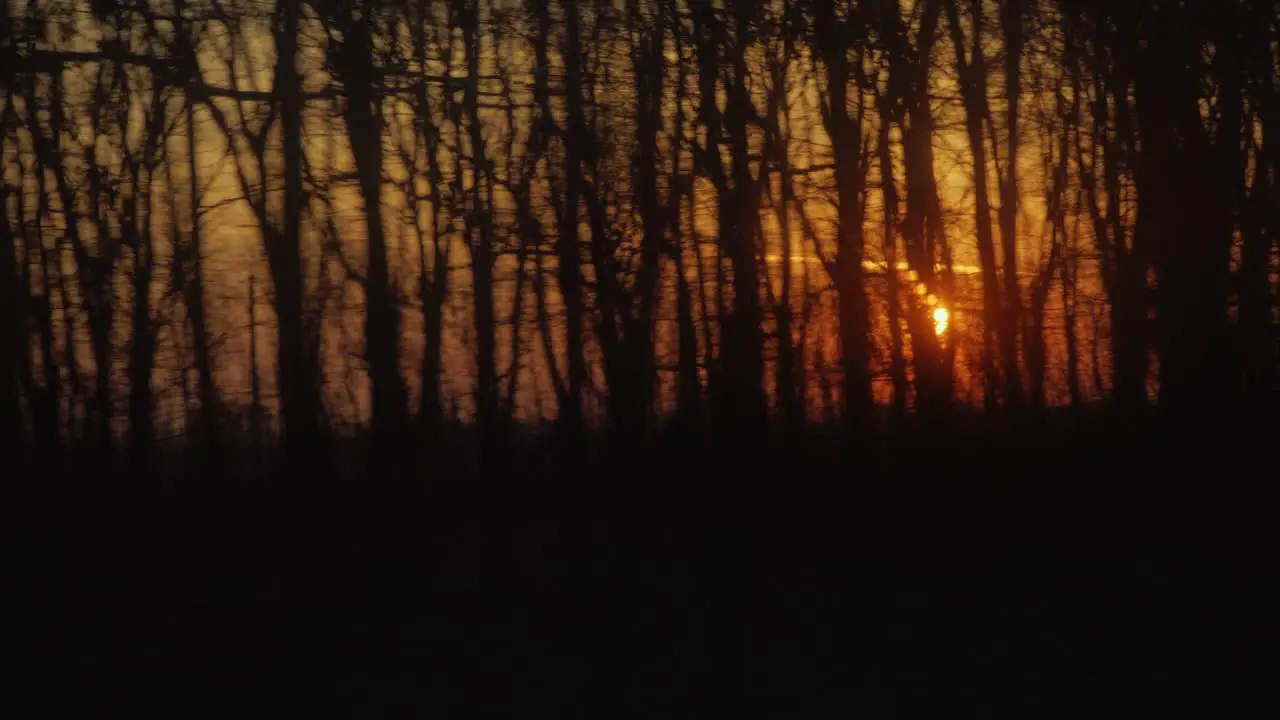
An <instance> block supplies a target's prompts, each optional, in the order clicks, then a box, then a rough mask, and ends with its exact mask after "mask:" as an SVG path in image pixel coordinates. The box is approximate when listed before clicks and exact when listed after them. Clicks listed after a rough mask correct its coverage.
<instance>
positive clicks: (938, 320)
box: [933, 306, 951, 335]
mask: <svg viewBox="0 0 1280 720" xmlns="http://www.w3.org/2000/svg"><path fill="white" fill-rule="evenodd" d="M950 324H951V313H949V312H947V309H946V308H944V307H941V306H939V307H936V308H934V309H933V331H934V332H935V333H937V334H938V335H942V334H944V333H946V332H947V326H948V325H950Z"/></svg>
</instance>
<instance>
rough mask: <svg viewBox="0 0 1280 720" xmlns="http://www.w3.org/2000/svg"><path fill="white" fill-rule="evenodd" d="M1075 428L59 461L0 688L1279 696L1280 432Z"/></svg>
mask: <svg viewBox="0 0 1280 720" xmlns="http://www.w3.org/2000/svg"><path fill="white" fill-rule="evenodd" d="M1075 426H1076V427H1079V428H1084V429H1081V430H1075V431H1068V430H1066V429H1064V428H1065V427H1066V425H1065V423H1058V422H1049V423H1048V424H1046V425H1037V426H1035V427H1034V428H1032V427H1029V426H1018V427H1014V428H1013V429H1007V428H1006V429H1000V430H996V429H991V428H989V427H986V426H985V425H984V421H983V420H981V419H978V418H958V419H955V420H953V421H951V422H950V423H948V424H947V425H946V426H945V428H946V429H945V431H943V430H941V429H939V428H940V427H941V426H939V428H934V430H932V431H927V430H925V429H923V428H920V427H916V428H907V429H903V430H901V431H899V432H897V433H895V434H894V435H893V437H892V440H883V439H881V440H877V441H875V442H870V443H866V444H864V445H862V446H861V447H856V448H855V447H854V446H853V445H852V444H851V443H849V442H847V441H845V440H844V439H843V438H842V437H841V436H840V435H838V434H836V433H835V432H823V431H821V430H813V431H811V432H809V433H808V434H806V435H804V436H803V437H798V438H794V439H792V440H790V441H787V442H783V441H781V440H777V439H775V440H773V441H772V442H759V443H741V442H737V443H735V442H729V441H722V442H718V443H717V442H708V443H700V442H693V441H690V440H688V439H687V438H681V439H678V440H677V439H673V438H671V437H666V438H655V439H652V440H651V441H647V442H646V443H644V444H643V446H642V447H632V448H629V449H627V450H626V451H625V452H624V451H621V450H619V451H616V452H607V451H599V452H597V453H595V454H594V457H592V458H590V459H588V460H581V461H577V462H575V463H568V462H566V461H564V460H562V459H556V458H553V457H552V456H551V455H550V454H549V453H548V452H546V451H544V450H541V449H539V448H532V449H525V450H521V451H519V452H513V453H512V454H510V455H504V456H503V457H502V458H499V459H492V458H491V459H489V460H488V461H487V463H486V467H485V468H483V469H481V468H477V467H469V466H467V465H466V464H463V463H457V464H454V463H446V462H442V461H440V460H439V458H440V457H441V456H440V452H442V451H439V450H437V451H436V454H435V456H434V459H433V461H431V462H425V461H421V462H418V461H415V463H417V464H415V463H411V462H408V461H406V460H404V459H403V458H404V457H408V456H410V455H411V453H403V454H402V455H401V456H400V458H399V459H397V460H395V461H388V460H387V459H386V458H385V457H372V456H368V455H364V454H363V453H362V451H360V450H359V449H358V444H348V445H346V446H344V450H343V454H344V456H345V457H347V458H348V460H347V462H346V466H345V469H344V470H343V472H342V473H341V475H342V477H341V478H338V479H335V480H334V482H332V483H331V484H329V485H328V487H320V488H319V489H316V490H314V491H306V492H304V491H303V490H302V489H300V488H303V487H305V483H304V482H300V481H299V480H298V479H296V478H295V479H293V480H292V481H291V480H290V478H287V477H284V476H283V474H282V473H272V472H266V471H257V472H254V471H252V470H251V469H250V467H249V465H248V463H247V461H242V460H243V459H237V460H236V464H235V466H234V467H232V468H227V469H226V471H225V472H226V475H227V476H228V477H231V478H234V479H235V482H223V483H221V484H219V485H217V486H216V487H217V493H213V492H207V493H201V492H195V491H192V489H191V487H190V485H191V483H189V482H187V483H184V480H185V479H188V478H190V477H191V476H192V475H194V474H199V471H200V469H199V468H198V467H196V466H189V467H187V468H186V469H185V470H184V471H183V472H181V473H175V472H169V473H164V472H158V471H157V472H155V473H154V474H153V477H152V478H150V485H149V486H148V487H134V488H132V489H130V490H128V491H127V492H122V491H121V490H120V488H121V487H123V486H124V485H123V483H122V482H121V478H122V477H127V478H130V479H133V478H135V476H133V475H123V474H117V475H116V476H114V477H113V476H111V475H110V474H107V473H104V472H103V471H102V469H101V468H98V469H97V470H96V471H91V470H90V468H89V467H88V466H87V465H81V466H80V467H78V468H74V467H71V466H72V465H74V464H75V463H71V462H68V463H67V465H68V467H66V468H63V469H62V470H61V471H60V472H58V473H53V474H49V475H46V476H45V481H44V484H42V485H37V486H33V485H26V486H25V487H26V490H24V491H23V492H21V493H17V494H15V495H11V496H10V499H9V502H7V503H6V510H5V513H4V522H5V526H6V528H5V529H6V533H5V536H6V541H7V547H6V550H5V557H6V558H7V559H6V566H7V571H6V575H7V576H8V578H7V580H6V582H5V584H4V587H5V590H4V597H5V601H4V602H5V607H4V615H5V617H4V636H5V639H4V641H3V646H4V650H3V652H4V653H5V655H6V659H7V663H8V665H9V671H8V672H6V673H4V674H3V675H0V683H3V684H0V703H3V706H0V717H4V718H26V717H32V718H37V717H66V718H106V717H111V718H116V717H118V718H125V717H128V718H275V717H284V716H303V715H305V716H308V717H321V716H323V717H335V718H360V719H365V718H399V717H447V718H453V717H458V718H463V717H557V718H597V717H600V718H603V717H608V718H623V717H626V718H655V719H656V718H739V717H741V718H827V717H831V718H835V717H852V716H859V717H873V718H877V717H886V718H889V717H938V716H942V715H943V714H944V713H945V715H946V716H949V717H954V716H959V717H983V718H988V717H1000V718H1005V717H1007V718H1059V717H1061V718H1076V717H1081V716H1085V715H1100V716H1106V717H1122V716H1124V717H1132V716H1135V715H1139V716H1142V715H1153V714H1154V713H1157V712H1158V713H1161V714H1162V715H1167V714H1169V713H1172V712H1177V713H1179V715H1180V716H1187V717H1203V718H1248V717H1258V718H1264V717H1276V716H1277V712H1280V702H1277V701H1278V700H1280V681H1277V680H1276V678H1280V652H1278V651H1277V648H1278V647H1280V644H1278V641H1280V616H1278V615H1277V612H1276V610H1277V608H1280V571H1277V564H1276V562H1275V559H1276V558H1277V550H1280V544H1278V543H1280V533H1278V532H1277V529H1278V528H1277V524H1276V522H1275V518H1276V509H1277V504H1278V503H1277V499H1278V493H1277V488H1276V479H1277V473H1276V472H1275V470H1274V468H1275V466H1276V465H1275V447H1276V446H1275V445H1273V444H1272V442H1273V440H1274V438H1276V437H1277V435H1276V434H1275V432H1274V427H1273V426H1271V425H1262V424H1259V423H1257V422H1256V421H1250V422H1245V421H1241V420H1224V421H1221V422H1214V423H1211V424H1210V423H1196V424H1195V426H1194V427H1192V426H1190V425H1187V426H1184V427H1182V428H1181V429H1175V428H1173V427H1172V426H1171V425H1169V424H1167V423H1164V422H1162V421H1159V420H1158V419H1156V420H1144V421H1143V422H1142V423H1140V424H1134V423H1127V424H1122V423H1119V422H1116V421H1114V419H1108V418H1105V417H1101V416H1099V417H1093V418H1088V419H1085V420H1080V421H1078V422H1077V423H1075ZM1033 437H1034V438H1037V439H1036V440H1035V441H1032V440H1031V439H1030V438H1033ZM997 438H998V439H997ZM443 452H445V453H447V454H448V456H449V457H457V456H460V455H464V454H462V453H458V452H456V449H455V451H443ZM422 454H423V453H421V452H415V453H412V456H414V457H420V456H421V455H422ZM232 456H233V455H232V454H231V453H228V454H227V455H226V457H232ZM371 463H377V464H376V465H373V464H371ZM388 463H390V464H388ZM174 466H175V467H178V466H179V464H175V465H174ZM328 466H329V467H342V466H343V463H341V462H337V461H333V462H330V463H328ZM575 468H576V469H575ZM16 469H17V470H18V471H19V472H21V473H22V474H25V475H27V476H28V477H30V476H31V468H30V467H27V468H25V469H23V468H22V467H21V466H20V465H19V466H18V467H17V468H16ZM375 471H376V473H377V476H376V477H374V475H373V473H374V472H375ZM391 476H394V477H395V478H397V479H400V480H406V479H408V480H410V481H409V482H401V483H397V482H394V481H389V480H388V477H391ZM51 477H52V478H56V479H57V480H58V481H60V482H54V481H51V480H49V478H51ZM375 480H376V482H374V481H375ZM317 485H319V483H317ZM33 487H39V488H41V491H40V492H38V493H37V492H35V491H34V490H32V488H33ZM55 487H61V488H63V489H62V490H60V491H54V489H53V488H55ZM6 706H7V707H8V708H11V709H12V710H11V711H9V710H5V709H4V707H6Z"/></svg>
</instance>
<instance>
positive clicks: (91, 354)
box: [0, 0, 1280, 455]
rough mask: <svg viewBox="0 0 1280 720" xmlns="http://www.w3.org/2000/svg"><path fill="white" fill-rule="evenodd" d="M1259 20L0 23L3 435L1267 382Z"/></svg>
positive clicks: (1188, 397)
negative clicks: (341, 417)
mask: <svg viewBox="0 0 1280 720" xmlns="http://www.w3.org/2000/svg"><path fill="white" fill-rule="evenodd" d="M1276 14H1277V13H1276V8H1275V6H1274V4H1272V3H1269V2H1262V1H1261V0H1259V1H1256V2H1255V1H1245V0H1240V1H1239V2H1230V3H1225V4H1223V3H1212V4H1209V3H1195V2H1192V3H1181V4H1177V5H1174V4H1168V3H1145V4H1144V3H1131V4H1126V5H1125V7H1123V8H1121V7H1110V6H1108V5H1107V4H1104V3H1092V2H1085V1H1084V0H1073V1H1068V0H1061V1H1058V2H1049V1H1047V0H1046V1H1043V2H987V1H978V0H973V1H962V0H921V1H920V2H913V3H899V2H890V1H880V2H863V3H845V2H836V1H834V0H831V1H827V0H805V1H801V0H786V1H782V0H779V1H778V2H771V3H763V4H758V3H733V2H728V3H716V2H709V1H708V2H620V1H619V2H603V1H602V2H594V3H543V2H534V3H520V2H511V1H498V0H495V1H494V2H479V1H478V0H477V1H475V2H467V1H462V0H458V1H454V2H406V3H377V4H372V3H358V2H323V3H320V2H317V3H306V4H297V5H294V4H291V3H281V4H279V5H278V6H276V5H269V4H268V5H263V4H261V3H233V2H174V3H152V2H144V3H121V4H115V5H108V4H90V5H85V6H81V5H79V4H75V3H39V2H32V3H11V4H10V5H9V7H8V9H7V18H6V22H5V24H4V28H5V29H4V31H3V35H0V52H2V53H3V56H2V57H3V61H4V65H5V67H6V68H7V69H8V70H7V72H6V78H5V81H4V84H3V89H2V92H3V112H2V113H0V117H2V118H3V133H0V137H2V138H3V141H4V146H3V157H4V175H3V178H4V183H3V193H4V213H2V215H3V225H0V233H2V235H0V239H2V241H3V245H4V247H5V249H6V250H7V252H5V253H3V254H2V255H3V258H0V260H2V261H3V263H4V265H3V267H0V282H3V283H4V285H3V292H2V293H0V297H3V302H4V308H3V312H0V316H3V318H4V322H5V336H6V337H7V338H9V340H7V341H6V342H5V353H4V366H3V368H0V370H2V371H3V375H4V377H5V381H4V384H3V390H4V398H3V406H4V417H5V427H6V428H12V429H13V431H12V432H6V433H5V435H6V436H7V437H9V438H22V437H25V438H28V439H31V440H34V441H35V442H36V443H37V444H39V445H40V446H41V447H56V446H60V445H62V444H65V443H68V442H73V441H76V442H80V441H82V442H84V443H86V444H88V445H93V446H98V447H107V446H110V445H111V444H112V443H113V442H114V441H116V440H119V439H122V438H126V437H127V438H128V440H127V444H128V447H129V448H130V450H129V452H130V453H131V454H133V455H145V454H146V453H147V449H148V448H149V447H150V446H151V445H152V444H153V443H154V442H156V440H157V437H158V432H160V430H161V429H163V430H164V431H165V433H167V434H171V433H172V432H180V433H183V434H185V435H186V436H188V437H191V438H196V439H198V440H199V442H200V443H201V444H202V445H207V446H216V445H217V443H218V442H219V436H220V435H221V434H224V433H225V429H224V427H223V426H224V425H226V424H227V420H228V412H227V409H228V408H229V407H233V406H234V407H239V408H246V407H247V408H248V412H243V413H240V414H239V415H238V416H237V417H238V418H239V419H240V420H242V421H243V420H244V418H245V417H246V416H248V417H250V418H252V420H253V422H255V423H261V422H263V418H265V417H268V416H272V415H277V416H278V424H279V430H280V433H281V434H282V435H283V437H285V438H290V439H292V440H294V441H297V443H298V444H300V445H301V446H303V447H306V446H309V445H311V442H312V439H314V438H318V437H320V436H321V435H322V434H323V433H325V432H326V425H327V424H328V423H327V420H326V418H327V417H329V416H330V415H331V414H332V412H331V411H332V408H333V406H334V404H335V403H337V402H338V400H336V399H335V397H334V396H335V395H336V393H335V392H333V390H332V389H333V388H334V387H340V388H343V389H344V392H349V393H353V394H354V396H357V397H356V398H355V399H354V400H351V407H353V408H356V409H355V410H353V411H351V412H350V413H347V415H346V416H347V417H348V418H351V419H354V420H356V421H358V422H367V423H368V427H369V428H370V430H371V432H372V433H373V436H375V437H390V436H392V435H396V434H398V433H401V432H404V431H405V430H406V429H409V428H414V427H420V428H432V427H438V426H439V424H440V423H441V422H442V421H444V420H446V419H457V418H459V417H463V416H468V417H473V418H474V422H475V426H476V428H477V432H478V434H479V436H480V437H482V438H484V440H483V442H485V443H495V442H500V440H501V438H503V437H504V436H505V435H506V434H508V433H509V432H510V427H511V422H512V420H513V418H515V417H517V415H518V413H520V412H525V413H527V415H526V416H525V417H544V418H554V420H555V423H556V425H557V426H558V428H559V429H560V430H561V431H563V432H564V433H566V434H567V435H569V436H574V435H577V434H579V433H581V432H583V428H584V423H585V422H586V419H587V418H588V417H591V418H593V419H594V420H595V421H597V422H596V424H597V425H600V426H603V427H608V428H612V429H613V430H614V431H616V432H617V433H619V434H621V435H623V436H626V435H632V434H635V433H637V432H644V431H645V430H647V429H651V428H653V427H655V425H656V424H657V423H658V422H659V421H664V420H666V419H669V418H672V417H678V418H688V417H701V416H702V413H704V412H705V413H707V417H721V418H724V419H727V420H729V421H732V424H734V425H738V424H744V426H746V425H759V424H762V423H763V422H764V421H765V420H766V419H767V418H768V417H770V416H774V417H777V418H779V419H780V420H781V421H782V422H783V423H789V424H795V423H803V422H805V420H806V418H808V419H810V420H812V419H815V418H820V417H823V416H826V417H837V416H838V417H839V418H841V419H842V421H843V422H845V423H846V424H848V425H849V426H852V427H866V426H868V423H870V422H871V418H872V417H873V415H874V414H875V408H876V407H877V405H878V404H884V405H888V406H889V407H891V408H892V409H893V411H894V412H895V414H899V415H900V414H902V413H905V412H907V411H908V410H909V409H911V410H914V411H916V412H930V411H931V410H932V409H936V408H941V407H945V406H947V405H950V404H953V403H956V402H966V401H967V400H968V401H973V402H975V403H976V404H980V405H982V406H983V407H986V408H988V409H989V410H991V411H996V410H999V409H1004V410H1009V411H1012V412H1020V411H1023V410H1028V409H1031V408H1039V407H1044V406H1045V405H1046V404H1064V403H1069V404H1071V405H1073V406H1080V405H1084V404H1087V403H1091V402H1107V403H1110V404H1111V405H1113V406H1116V407H1124V408H1131V409H1136V408H1141V407H1146V406H1149V405H1151V404H1153V403H1156V404H1158V405H1159V406H1160V407H1162V408H1163V407H1168V408H1173V407H1185V408H1187V409H1189V410H1191V411H1193V412H1203V411H1212V410H1214V409H1223V408H1228V407H1239V406H1240V405H1241V404H1247V403H1249V402H1253V401H1255V400H1257V399H1259V398H1263V397H1273V396H1271V395H1270V393H1271V392H1272V391H1273V387H1274V377H1275V367H1276V343H1275V326H1276V322H1275V314H1274V304H1275V303H1274V298H1275V287H1276V283H1275V275H1274V259H1275V253H1276V237H1277V225H1278V222H1280V221H1278V219H1277V215H1276V212H1277V208H1278V207H1280V202H1277V195H1276V189H1275V175H1276V163H1277V159H1276V150H1275V147H1274V146H1275V145H1276V143H1275V142H1273V141H1271V140H1272V136H1273V135H1275V134H1276V133H1277V131H1276V129H1275V127H1276V122H1277V119H1276V118H1275V117H1274V115H1275V114H1276V110H1275V107H1276V94H1277V87H1276V76H1277V72H1276V63H1277V59H1276V38H1277V27H1276V26H1277V18H1276ZM220 224H224V226H223V227H219V225H220ZM230 228H235V229H234V231H232V230H231V229H230ZM797 266H799V267H800V269H799V270H797V269H796V268H797ZM960 267H962V268H965V269H967V268H975V269H973V270H972V271H971V273H968V274H966V272H964V271H958V270H957V268H960ZM247 268H252V269H250V270H248V271H247V272H246V269H247ZM255 272H256V273H258V275H255ZM250 279H253V280H256V290H255V292H256V294H257V295H259V296H261V297H256V298H252V299H248V300H247V302H248V303H249V304H256V307H254V308H253V313H252V316H247V313H246V312H245V310H244V305H245V303H246V297H247V296H246V294H245V292H244V291H245V287H244V285H245V283H246V280H250ZM967 295H971V297H967ZM926 300H927V302H926ZM965 303H967V305H965ZM962 306H963V310H961V307H962ZM938 307H942V308H944V312H946V313H947V314H948V316H949V317H951V318H952V320H953V321H951V322H949V323H948V326H947V327H946V329H945V330H943V329H942V328H941V326H940V325H939V324H938V322H937V320H936V318H935V315H936V314H937V312H936V309H937V308H938ZM260 325H261V327H260ZM348 325H351V326H353V327H348ZM355 326H358V327H355ZM335 328H340V330H341V331H340V332H339V331H338V330H335ZM246 336H250V337H249V341H248V343H246V341H245V337H246ZM833 336H834V337H835V338H838V342H829V340H830V339H831V338H832V337H833ZM259 344H261V345H262V346H263V347H262V348H260V347H258V345H259ZM246 345H250V346H252V348H251V349H252V352H253V354H252V355H251V356H250V353H249V349H250V348H246ZM263 348H265V350H264V349H263ZM271 355H273V357H270V356H271ZM247 356H248V357H247ZM335 365H337V367H336V368H335V367H334V366H335ZM335 373H337V374H338V375H337V377H336V379H335ZM246 377H248V378H249V379H248V381H246ZM264 382H266V383H267V384H268V385H270V386H272V387H273V388H274V392H273V393H266V395H269V396H270V397H267V398H265V399H264V392H265V391H264V390H263V388H262V384H263V383H264ZM231 388H234V391H232V390H231ZM246 390H248V391H249V392H246ZM246 394H247V395H249V398H248V399H247V401H246V399H245V397H244V395H246ZM535 396H536V397H535ZM162 400H163V402H162ZM535 402H536V404H537V407H538V408H540V409H539V410H536V411H535V410H530V409H529V408H530V407H531V406H532V405H533V404H534V403H535ZM459 403H461V404H459ZM264 404H267V405H270V406H271V408H273V409H274V412H270V411H267V410H264ZM823 407H827V411H826V412H825V413H824V411H823V409H822V408H823Z"/></svg>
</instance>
